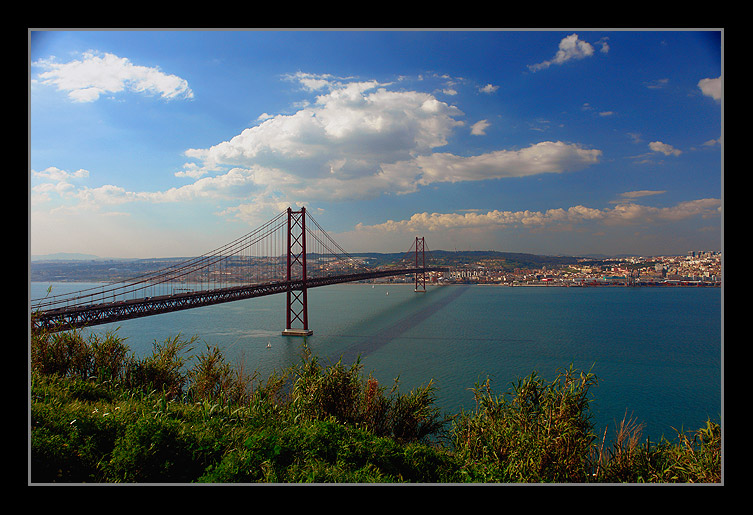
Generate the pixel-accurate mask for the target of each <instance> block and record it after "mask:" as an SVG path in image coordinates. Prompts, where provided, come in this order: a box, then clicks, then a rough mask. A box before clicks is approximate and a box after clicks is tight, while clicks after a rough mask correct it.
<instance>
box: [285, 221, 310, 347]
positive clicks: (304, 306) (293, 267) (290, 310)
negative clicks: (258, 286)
mask: <svg viewBox="0 0 753 515" xmlns="http://www.w3.org/2000/svg"><path fill="white" fill-rule="evenodd" d="M299 230H300V232H299ZM294 231H295V234H294ZM287 250H288V252H287V254H288V263H287V265H288V266H287V280H288V283H290V281H292V280H297V279H298V278H297V277H294V276H297V275H298V274H299V273H300V279H301V287H300V288H299V289H295V290H294V289H293V288H292V287H291V286H288V291H287V309H286V314H285V329H284V330H283V331H282V334H283V336H311V335H312V334H314V331H312V330H311V329H309V317H308V299H307V288H306V208H305V207H302V208H301V210H300V211H293V210H292V209H291V208H288V249H287ZM295 321H298V322H300V323H301V325H302V326H303V327H300V328H294V327H293V322H295Z"/></svg>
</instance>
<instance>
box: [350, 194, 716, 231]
mask: <svg viewBox="0 0 753 515" xmlns="http://www.w3.org/2000/svg"><path fill="white" fill-rule="evenodd" d="M720 209H721V201H720V199H713V198H709V199H699V200H692V201H688V202H681V203H679V204H677V205H675V206H672V207H666V208H657V207H649V206H643V205H640V204H635V203H633V202H626V203H622V204H620V205H617V206H615V207H614V208H606V209H594V208H589V207H586V206H581V205H578V206H573V207H570V208H567V209H563V208H556V209H549V210H546V211H529V210H524V211H499V210H493V211H489V212H487V213H479V212H467V213H416V214H414V215H413V216H411V217H410V218H409V219H406V220H399V221H394V220H388V221H386V222H384V223H381V224H376V225H363V224H358V225H357V226H356V229H357V230H358V231H375V232H417V233H421V232H431V231H447V230H452V229H470V228H487V229H489V228H492V229H493V228H505V227H529V228H534V227H535V228H541V227H547V226H553V225H556V224H579V223H585V222H590V221H598V222H602V223H604V224H607V225H617V224H620V225H621V224H631V223H633V224H634V223H655V222H662V221H664V222H669V221H678V220H683V219H686V218H690V217H694V216H703V217H708V216H715V215H718V214H719V212H720Z"/></svg>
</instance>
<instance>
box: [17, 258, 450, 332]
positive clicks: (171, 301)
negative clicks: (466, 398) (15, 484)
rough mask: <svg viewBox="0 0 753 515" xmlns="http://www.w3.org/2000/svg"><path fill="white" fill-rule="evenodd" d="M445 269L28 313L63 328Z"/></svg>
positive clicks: (44, 324)
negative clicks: (304, 289)
mask: <svg viewBox="0 0 753 515" xmlns="http://www.w3.org/2000/svg"><path fill="white" fill-rule="evenodd" d="M445 271H447V269H446V268H443V267H420V268H396V269H388V270H375V271H371V272H360V273H355V274H342V275H333V276H327V277H315V278H310V279H306V280H305V281H303V280H302V279H298V280H294V281H279V282H270V283H264V284H249V285H243V286H232V287H227V288H219V289H215V290H205V291H193V292H184V293H176V294H173V295H162V296H157V297H144V298H143V299H136V300H124V301H115V302H105V303H101V304H89V305H84V306H71V307H66V308H59V309H51V310H47V311H38V312H34V313H32V330H34V331H38V330H46V331H51V332H58V331H66V330H70V329H75V328H80V327H89V326H94V325H100V324H107V323H111V322H118V321H121V320H129V319H133V318H140V317H145V316H151V315H158V314H161V313H170V312H172V311H180V310H184V309H191V308H196V307H200V306H210V305H213V304H221V303H224V302H232V301H236V300H243V299H249V298H253V297H262V296H265V295H274V294H276V293H283V292H287V291H294V290H301V289H303V288H315V287H317V286H327V285H330V284H339V283H347V282H355V281H363V280H367V279H376V278H379V277H389V276H395V275H408V274H415V273H424V272H445Z"/></svg>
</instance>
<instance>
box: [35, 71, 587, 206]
mask: <svg viewBox="0 0 753 515" xmlns="http://www.w3.org/2000/svg"><path fill="white" fill-rule="evenodd" d="M291 78H292V79H293V80H297V81H298V83H299V84H300V86H301V87H302V88H303V89H305V90H306V91H311V92H314V93H315V95H316V98H315V100H313V101H312V102H311V103H310V104H309V105H306V106H305V107H302V108H300V109H299V110H298V111H295V112H293V113H292V114H285V115H282V114H280V115H275V116H269V115H267V116H264V117H262V119H260V120H259V121H258V122H257V124H256V125H254V126H252V127H249V128H247V129H245V130H243V131H242V132H241V133H240V134H238V135H236V136H234V137H232V138H230V139H228V140H227V141H222V142H220V143H217V144H216V145H213V146H211V147H208V148H194V149H189V150H187V151H186V152H185V155H186V156H187V157H189V158H190V159H191V161H190V162H188V163H186V164H185V165H184V166H183V170H181V171H179V172H176V173H175V176H176V177H179V178H182V179H189V180H190V181H191V182H190V183H189V184H184V185H182V186H176V187H173V188H169V189H166V190H163V191H154V192H148V191H147V192H136V191H126V190H124V189H122V188H119V187H117V186H114V185H108V186H101V187H97V188H80V189H75V188H65V189H63V188H58V189H54V188H51V187H49V186H47V187H45V188H46V191H48V192H49V194H52V193H54V192H58V193H59V194H65V195H66V197H67V198H68V199H70V200H74V199H79V200H80V202H81V203H82V205H85V206H93V205H94V204H95V203H96V202H100V203H101V204H102V205H114V204H121V203H124V202H138V201H145V202H180V201H188V200H197V199H212V200H221V201H227V202H236V203H237V204H236V207H235V208H232V209H230V208H228V209H225V208H224V207H223V208H222V209H225V210H224V211H222V213H225V214H232V215H233V216H239V217H242V216H250V215H251V214H253V213H255V212H257V211H258V209H257V207H258V206H271V205H272V204H275V203H277V202H278V201H279V202H282V201H283V200H284V201H285V202H292V203H295V202H302V201H308V202H310V201H314V200H326V201H333V200H352V199H363V198H373V197H377V196H380V195H385V194H387V195H389V194H409V193H412V192H415V191H418V189H419V188H421V187H425V186H427V185H430V184H434V183H447V182H460V181H482V180H489V179H504V178H507V177H524V176H531V175H536V174H545V173H563V172H568V171H574V170H578V169H581V168H584V167H587V166H590V165H592V164H595V163H597V162H598V161H599V159H600V157H601V151H600V150H597V149H589V148H585V147H583V146H581V145H578V144H573V143H564V142H561V141H542V142H538V143H535V144H531V145H529V146H528V147H524V148H521V149H514V150H497V151H492V152H488V153H483V154H479V155H471V156H460V155H456V154H453V153H450V152H437V150H438V149H439V148H441V147H443V146H445V145H447V143H448V141H449V140H450V138H451V137H452V135H453V133H454V131H456V130H457V128H458V127H462V126H464V125H465V122H464V121H462V116H463V113H462V111H460V109H458V108H457V107H456V106H453V105H451V104H448V103H446V102H443V101H440V100H438V99H437V98H435V97H434V96H433V95H432V94H430V93H423V92H420V91H411V90H399V91H390V90H389V89H388V88H387V87H386V85H385V84H380V83H377V82H376V81H357V80H353V81H349V80H347V79H338V78H334V77H331V76H327V75H311V74H302V73H300V74H296V75H295V76H292V77H291ZM486 127H488V122H487V121H486V120H482V121H481V122H477V123H476V124H475V125H474V126H473V127H472V128H471V131H472V133H474V134H483V132H484V130H485V129H486ZM69 175H71V174H68V173H65V172H60V171H57V172H55V171H54V170H53V169H48V171H45V172H44V173H42V172H40V175H39V179H40V180H43V182H53V178H54V177H55V176H58V178H59V179H62V178H64V177H67V176H69ZM42 189H43V188H42V187H41V186H40V189H39V190H38V191H39V192H40V193H41V192H42ZM270 199H274V200H270ZM270 202H272V204H270ZM226 205H227V204H226ZM254 205H255V206H257V207H253V206H254ZM244 206H246V207H244Z"/></svg>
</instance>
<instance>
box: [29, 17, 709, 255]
mask: <svg viewBox="0 0 753 515" xmlns="http://www.w3.org/2000/svg"><path fill="white" fill-rule="evenodd" d="M722 72H723V70H722V37H721V32H720V31H696V32H689V31H654V30H640V31H625V30H615V31H593V30H562V31H453V30H442V31H439V30H423V31H401V30H391V31H372V30H337V31H317V30H312V31H43V32H35V31H32V32H30V38H29V91H30V96H29V98H30V103H29V112H30V130H29V136H30V137H29V156H30V165H29V168H30V170H29V186H30V192H29V193H30V240H31V241H30V252H31V254H32V255H36V254H49V253H55V252H76V253H88V254H95V255H98V256H101V257H142V258H146V257H163V256H190V255H198V254H202V253H204V252H206V251H208V250H211V249H214V248H217V247H219V246H221V245H223V244H224V243H226V242H229V241H231V240H234V239H235V238H237V237H239V236H241V235H243V234H245V233H246V232H248V231H250V230H251V229H254V228H256V227H258V226H259V225H261V224H262V223H264V222H265V221H267V220H268V219H270V218H271V217H272V216H274V215H275V214H277V213H279V212H280V211H282V210H283V209H285V208H286V207H287V206H288V205H292V206H294V207H297V206H301V205H305V206H306V207H307V209H308V210H309V211H310V212H311V213H312V214H313V216H314V217H315V219H316V220H317V221H318V222H319V223H320V224H321V225H322V226H323V227H324V228H325V229H327V231H328V232H329V233H330V235H332V236H333V238H334V239H335V240H336V241H337V242H338V243H340V245H341V246H342V247H343V248H344V249H346V250H348V251H350V252H364V251H379V252H399V251H405V250H408V249H409V248H410V246H411V243H412V241H413V239H414V237H415V236H417V235H418V236H424V237H426V242H427V246H428V248H429V249H445V250H453V249H458V250H468V249H473V250H488V249H493V250H500V251H509V252H532V253H538V254H551V255H558V254H566V255H584V254H597V253H598V254H607V255H614V254H639V255H661V254H685V253H686V252H687V251H689V250H721V244H722V230H723V227H722V225H723V224H722V183H723V181H722V178H723V169H722V156H723V154H722V134H723V123H722V101H723V99H722V89H723V88H722Z"/></svg>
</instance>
